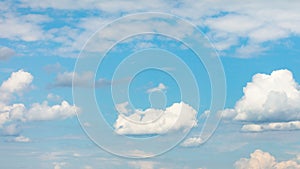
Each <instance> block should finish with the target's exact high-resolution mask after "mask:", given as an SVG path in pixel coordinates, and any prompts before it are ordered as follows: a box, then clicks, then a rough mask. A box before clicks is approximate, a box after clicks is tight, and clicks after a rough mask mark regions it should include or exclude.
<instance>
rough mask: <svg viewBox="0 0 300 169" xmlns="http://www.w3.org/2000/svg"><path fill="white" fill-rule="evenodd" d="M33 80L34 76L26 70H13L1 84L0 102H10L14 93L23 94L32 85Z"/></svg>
mask: <svg viewBox="0 0 300 169" xmlns="http://www.w3.org/2000/svg"><path fill="white" fill-rule="evenodd" d="M32 80H33V76H32V75H31V74H30V73H28V72H25V71H24V70H19V71H17V72H13V73H12V74H11V76H10V77H9V78H8V79H7V80H6V81H4V82H3V83H2V84H1V86H0V92H1V96H0V102H8V101H10V100H11V99H12V97H13V96H14V94H18V95H20V94H22V92H24V91H25V90H27V89H28V88H29V87H30V85H31V82H32Z"/></svg>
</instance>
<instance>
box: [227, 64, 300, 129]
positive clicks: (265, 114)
mask: <svg viewBox="0 0 300 169" xmlns="http://www.w3.org/2000/svg"><path fill="white" fill-rule="evenodd" d="M243 91H244V96H243V97H242V98H241V99H240V100H238V101H237V102H236V105H235V107H234V108H233V109H226V110H224V111H223V117H224V118H226V119H232V120H234V121H243V122H246V123H248V124H245V125H244V126H243V127H242V130H243V131H255V132H260V131H268V130H295V129H300V126H299V124H300V104H299V101H300V87H299V84H298V83H297V82H296V81H295V80H294V78H293V75H292V73H291V72H290V71H289V70H276V71H273V72H272V73H271V74H270V75H267V74H256V75H254V76H253V78H252V81H251V82H249V83H248V84H247V86H246V87H244V90H243Z"/></svg>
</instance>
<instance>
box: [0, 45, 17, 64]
mask: <svg viewBox="0 0 300 169" xmlns="http://www.w3.org/2000/svg"><path fill="white" fill-rule="evenodd" d="M13 55H15V51H14V50H12V49H10V48H8V47H5V46H4V47H0V61H1V60H7V59H9V58H10V57H12V56H13Z"/></svg>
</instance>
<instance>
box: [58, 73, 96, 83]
mask: <svg viewBox="0 0 300 169" xmlns="http://www.w3.org/2000/svg"><path fill="white" fill-rule="evenodd" d="M73 76H74V86H76V87H86V86H92V84H88V83H89V82H91V80H92V79H93V73H92V72H85V73H82V74H78V73H74V72H63V73H59V74H58V75H57V77H56V79H55V82H54V84H53V86H54V87H72V83H73Z"/></svg>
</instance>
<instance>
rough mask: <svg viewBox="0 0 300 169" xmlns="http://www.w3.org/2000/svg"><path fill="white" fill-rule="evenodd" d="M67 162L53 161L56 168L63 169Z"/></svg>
mask: <svg viewBox="0 0 300 169" xmlns="http://www.w3.org/2000/svg"><path fill="white" fill-rule="evenodd" d="M66 164H67V163H66V162H55V163H53V165H54V169H62V167H63V166H65V165H66Z"/></svg>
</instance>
